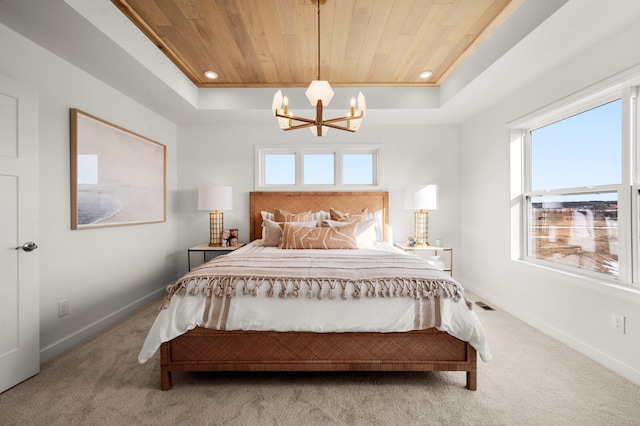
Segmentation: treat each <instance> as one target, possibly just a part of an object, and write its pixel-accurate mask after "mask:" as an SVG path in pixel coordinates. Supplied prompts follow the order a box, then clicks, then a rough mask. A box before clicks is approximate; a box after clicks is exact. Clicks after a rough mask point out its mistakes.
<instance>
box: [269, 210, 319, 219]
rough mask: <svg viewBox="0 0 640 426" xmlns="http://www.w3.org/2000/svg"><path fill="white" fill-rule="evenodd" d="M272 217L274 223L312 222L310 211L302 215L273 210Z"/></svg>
mask: <svg viewBox="0 0 640 426" xmlns="http://www.w3.org/2000/svg"><path fill="white" fill-rule="evenodd" d="M273 217H274V219H273V220H274V221H275V222H309V221H310V220H313V218H312V217H311V210H309V211H308V212H303V213H289V212H286V211H284V210H280V209H273Z"/></svg>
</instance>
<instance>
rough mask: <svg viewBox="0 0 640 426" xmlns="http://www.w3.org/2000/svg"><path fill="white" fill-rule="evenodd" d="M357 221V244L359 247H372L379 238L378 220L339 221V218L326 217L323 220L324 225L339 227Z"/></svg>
mask: <svg viewBox="0 0 640 426" xmlns="http://www.w3.org/2000/svg"><path fill="white" fill-rule="evenodd" d="M354 223H357V224H358V226H357V227H356V244H358V248H371V247H373V246H374V245H375V243H376V241H378V239H377V233H376V221H375V219H367V220H365V221H363V222H339V221H337V220H330V219H326V220H324V221H322V226H328V227H331V228H339V227H342V226H347V225H352V224H354Z"/></svg>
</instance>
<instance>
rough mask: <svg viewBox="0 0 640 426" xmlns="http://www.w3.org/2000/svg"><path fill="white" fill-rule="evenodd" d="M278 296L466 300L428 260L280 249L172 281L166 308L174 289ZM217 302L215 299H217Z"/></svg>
mask: <svg viewBox="0 0 640 426" xmlns="http://www.w3.org/2000/svg"><path fill="white" fill-rule="evenodd" d="M192 281H193V282H194V285H192V286H191V288H190V290H189V294H191V295H196V294H198V293H200V292H201V293H202V294H203V295H205V296H207V297H209V298H210V297H211V296H214V298H219V299H225V300H226V302H225V303H228V299H229V298H232V297H234V296H236V295H237V294H243V295H251V296H258V295H266V296H267V297H273V296H275V295H276V294H277V295H278V296H279V297H282V298H287V297H294V298H295V297H308V298H318V299H323V298H324V297H328V298H335V297H336V295H337V294H338V293H339V294H340V297H342V298H344V299H347V298H354V299H359V298H361V297H363V296H364V297H413V298H416V299H419V298H429V299H432V298H434V297H440V296H443V297H449V298H453V299H455V300H458V299H463V300H464V301H465V303H466V304H467V306H468V307H469V309H471V307H472V303H471V302H470V301H469V300H468V299H467V298H466V296H465V294H464V290H463V288H462V286H460V284H458V283H457V282H456V281H454V280H453V279H451V278H450V277H449V276H448V275H447V274H445V273H443V272H442V271H439V270H437V269H434V268H433V267H432V266H431V265H429V264H428V263H427V262H426V261H425V260H423V259H421V258H419V257H417V256H409V255H404V254H398V253H393V252H386V251H379V250H366V251H365V252H363V251H362V250H358V251H355V250H312V251H311V250H278V251H277V252H260V251H258V252H248V253H233V254H231V255H227V256H219V257H217V258H215V259H214V260H212V261H210V262H208V263H205V264H203V265H201V266H200V267H198V268H196V269H194V270H193V271H191V272H189V273H187V274H186V275H185V276H184V277H182V278H181V279H180V280H178V281H177V282H175V283H174V284H171V285H169V286H167V293H168V294H167V296H166V298H165V302H164V303H163V309H164V308H166V307H167V306H168V304H169V301H170V299H171V297H173V295H174V294H176V293H177V294H179V295H184V294H185V293H186V292H187V287H188V286H189V283H191V282H192ZM214 303H215V302H214Z"/></svg>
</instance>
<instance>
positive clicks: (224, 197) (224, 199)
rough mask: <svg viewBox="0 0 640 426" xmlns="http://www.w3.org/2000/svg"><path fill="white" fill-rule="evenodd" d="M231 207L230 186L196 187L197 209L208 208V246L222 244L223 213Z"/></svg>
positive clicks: (231, 195) (231, 193)
mask: <svg viewBox="0 0 640 426" xmlns="http://www.w3.org/2000/svg"><path fill="white" fill-rule="evenodd" d="M232 209H233V192H232V187H230V186H219V185H212V186H201V187H200V188H198V210H209V246H211V247H219V246H221V245H222V231H223V229H224V213H222V212H221V211H219V210H232Z"/></svg>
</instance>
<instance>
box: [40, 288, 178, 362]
mask: <svg viewBox="0 0 640 426" xmlns="http://www.w3.org/2000/svg"><path fill="white" fill-rule="evenodd" d="M165 292H166V290H165V288H164V287H161V288H159V289H158V290H155V291H153V292H151V293H149V294H148V295H146V296H144V297H142V298H140V299H138V300H136V301H135V302H132V303H130V304H128V305H127V306H125V307H123V308H120V309H118V310H117V311H115V312H113V313H111V314H109V315H107V316H105V317H103V318H101V319H99V320H98V321H95V322H94V323H92V324H89V325H88V326H86V327H84V328H82V329H80V330H78V331H76V332H75V333H73V334H71V335H69V336H67V337H65V338H63V339H60V340H58V341H57V342H55V343H52V344H51V345H49V346H47V347H46V348H42V349H40V364H42V363H43V362H45V361H48V360H50V359H51V358H53V357H54V356H56V355H59V354H61V353H62V352H64V351H66V350H68V349H71V348H72V347H73V346H75V345H77V344H79V343H82V342H84V341H85V340H87V339H89V338H91V337H93V336H95V335H96V334H97V333H98V332H100V331H102V330H104V329H105V328H107V327H109V326H110V325H112V324H115V323H116V322H118V321H120V320H122V319H124V318H126V317H127V316H128V315H130V314H132V313H133V312H135V311H137V310H138V309H141V308H142V307H144V306H146V305H148V304H149V303H151V302H153V301H154V300H155V299H157V298H159V297H160V296H161V295H162V294H163V293H165Z"/></svg>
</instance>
